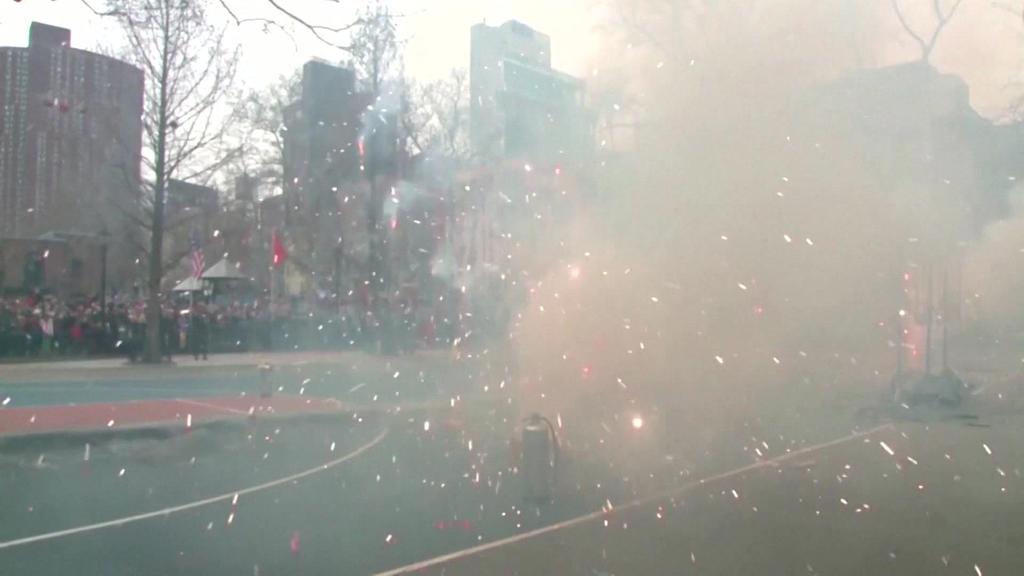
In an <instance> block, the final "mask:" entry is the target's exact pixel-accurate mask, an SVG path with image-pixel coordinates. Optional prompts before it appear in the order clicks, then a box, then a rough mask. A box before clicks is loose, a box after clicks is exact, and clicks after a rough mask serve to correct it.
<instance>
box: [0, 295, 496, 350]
mask: <svg viewBox="0 0 1024 576" xmlns="http://www.w3.org/2000/svg"><path fill="white" fill-rule="evenodd" d="M451 301H452V300H445V299H442V300H441V302H442V303H443V304H444V305H445V306H444V308H439V307H437V306H432V307H428V306H425V305H423V304H422V303H416V302H413V301H411V300H405V301H398V300H392V301H385V302H384V303H383V305H381V306H378V307H377V308H376V310H375V312H376V313H374V312H371V311H370V309H369V308H368V307H367V306H359V305H357V304H354V303H348V304H342V305H340V306H338V305H336V304H334V305H327V304H326V303H323V305H312V306H307V305H305V304H303V303H300V302H297V301H293V302H278V303H277V304H275V306H274V309H273V310H271V308H270V306H269V303H268V302H267V301H266V300H265V299H259V298H257V299H250V300H245V301H241V300H238V301H229V302H224V301H222V302H221V303H218V304H214V303H206V302H203V303H195V304H193V303H192V302H191V301H190V300H188V299H187V298H180V296H177V295H174V296H171V298H170V299H168V300H167V301H165V302H163V304H162V308H161V316H160V327H159V335H160V344H161V346H160V348H161V352H162V354H163V356H164V359H167V358H169V357H173V356H174V355H176V354H182V353H185V354H190V355H192V356H193V357H194V358H196V359H199V358H206V357H207V356H208V354H209V353H210V352H211V351H249V350H271V349H280V350H293V349H342V348H353V347H364V348H368V349H372V350H374V351H377V352H382V353H403V352H411V351H412V350H415V349H417V348H422V347H433V346H438V345H441V346H443V345H450V344H452V343H453V342H458V341H460V340H461V339H463V338H464V336H465V335H466V334H467V333H472V332H473V329H472V327H468V326H467V325H466V321H468V320H469V319H474V318H475V319H480V318H482V314H477V315H476V316H475V317H474V315H472V314H466V315H465V316H466V318H461V317H462V314H460V313H459V312H458V310H457V309H456V308H455V307H454V306H451V307H449V306H448V303H449V302H451ZM146 328H147V320H146V303H145V301H144V300H142V299H138V298H128V297H122V296H118V295H115V296H112V297H110V298H109V300H108V301H107V302H106V303H105V306H104V304H102V303H101V301H100V299H99V298H80V299H74V300H62V299H60V298H57V297H56V296H53V295H49V294H40V293H31V294H28V295H24V296H19V297H6V298H0V360H10V359H18V358H44V357H45V358H52V357H59V356H123V357H126V358H128V359H130V360H132V361H137V360H139V359H141V357H142V354H143V351H144V350H145V343H146V337H147V334H146ZM477 332H480V331H479V330H477Z"/></svg>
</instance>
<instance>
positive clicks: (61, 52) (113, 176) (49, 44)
mask: <svg viewBox="0 0 1024 576" xmlns="http://www.w3.org/2000/svg"><path fill="white" fill-rule="evenodd" d="M142 105H143V73H142V71H141V70H139V69H138V68H136V67H134V66H132V65H130V64H128V63H126V62H122V61H120V60H117V59H114V58H111V57H109V56H103V55H101V54H95V53H92V52H87V51H85V50H78V49H75V48H71V32H70V31H69V30H67V29H64V28H57V27H55V26H49V25H46V24H40V23H38V22H33V23H32V25H31V27H30V29H29V43H28V46H27V47H0V236H21V237H28V236H37V235H40V234H42V233H45V232H49V231H57V232H73V233H81V234H101V233H109V234H113V235H115V236H116V234H117V232H118V231H117V230H116V229H113V230H112V229H110V228H111V222H112V220H110V219H109V218H108V217H109V216H110V214H111V212H112V211H114V210H116V206H117V205H119V203H121V202H126V201H130V200H131V199H132V198H133V197H134V196H135V195H137V194H138V193H139V179H140V175H139V169H140V168H139V163H140V158H141V149H142V119H141V118H142Z"/></svg>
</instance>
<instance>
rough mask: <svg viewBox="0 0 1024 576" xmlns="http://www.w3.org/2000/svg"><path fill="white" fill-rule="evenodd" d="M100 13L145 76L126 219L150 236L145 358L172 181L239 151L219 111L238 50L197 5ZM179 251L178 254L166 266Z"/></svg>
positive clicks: (127, 4) (198, 173)
mask: <svg viewBox="0 0 1024 576" xmlns="http://www.w3.org/2000/svg"><path fill="white" fill-rule="evenodd" d="M105 8H106V9H105V10H104V11H103V12H102V14H104V15H107V16H111V17H114V18H116V19H117V21H118V22H119V23H120V25H121V27H122V29H123V31H124V34H125V38H126V49H125V54H124V58H125V59H126V60H128V61H129V62H131V63H133V64H135V65H136V66H138V67H139V68H141V69H142V70H143V72H144V73H145V75H146V84H145V94H144V95H145V105H144V111H143V142H144V145H145V151H144V153H143V156H142V163H143V180H144V182H143V185H142V188H143V190H142V191H143V193H142V194H141V195H140V199H141V202H140V205H139V206H138V207H137V209H136V210H135V211H134V214H132V215H131V216H130V217H131V218H132V219H133V221H134V222H135V224H137V225H138V226H139V227H140V228H142V229H143V230H144V231H145V234H143V236H146V235H148V246H144V247H142V248H144V251H145V255H146V259H147V261H148V262H147V264H148V275H147V288H148V303H147V308H146V322H147V333H146V353H145V356H144V358H145V360H146V361H148V362H158V361H159V360H160V358H161V354H160V297H161V281H162V280H163V275H164V268H165V266H167V264H168V263H167V262H165V260H164V256H165V254H164V236H165V231H166V229H167V227H168V225H173V224H174V223H170V222H166V221H165V200H166V195H167V187H168V183H169V182H170V181H171V179H173V178H180V179H182V180H192V181H199V182H202V181H205V180H207V179H209V178H210V176H211V175H212V174H214V173H215V172H216V171H217V170H219V169H220V168H222V167H223V166H224V165H225V164H226V163H228V162H229V161H230V160H231V159H232V158H233V157H234V156H235V154H236V153H237V150H228V151H225V150H224V148H222V145H223V144H224V142H223V136H224V127H225V125H226V123H228V122H230V118H231V114H227V113H225V110H224V109H223V106H224V98H225V95H226V94H227V92H228V90H229V88H230V87H231V85H232V83H233V80H234V76H235V69H236V64H237V61H238V50H237V48H236V49H234V50H231V49H228V48H227V47H226V46H225V42H224V32H225V29H226V28H225V27H219V28H218V27H215V26H213V25H211V23H210V22H209V19H208V17H207V13H206V10H205V7H204V5H203V4H202V3H199V2H188V1H180V0H109V1H108V2H107V4H106V7H105ZM182 256H184V254H177V255H175V257H174V258H172V261H176V260H179V259H180V258H181V257H182Z"/></svg>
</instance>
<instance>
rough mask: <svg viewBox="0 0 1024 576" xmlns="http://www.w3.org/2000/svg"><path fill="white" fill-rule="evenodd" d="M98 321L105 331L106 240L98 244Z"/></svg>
mask: <svg viewBox="0 0 1024 576" xmlns="http://www.w3.org/2000/svg"><path fill="white" fill-rule="evenodd" d="M100 319H101V320H102V322H103V329H104V330H106V329H107V240H106V239H104V240H103V243H102V244H100Z"/></svg>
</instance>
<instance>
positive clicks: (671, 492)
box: [375, 424, 892, 576]
mask: <svg viewBox="0 0 1024 576" xmlns="http://www.w3.org/2000/svg"><path fill="white" fill-rule="evenodd" d="M891 427H892V424H883V425H881V426H876V427H874V428H872V429H870V430H867V431H865V432H857V433H855V434H848V435H846V436H843V437H841V438H837V439H835V440H831V441H829V442H823V443H821V444H815V445H813V446H808V447H806V448H801V449H799V450H794V451H792V452H787V453H786V454H783V455H782V456H776V457H775V458H769V459H767V460H760V461H758V462H754V463H753V464H748V465H746V466H742V467H740V468H736V469H733V470H729V471H727V472H722V473H720V474H715V475H713V476H707V477H704V478H701V479H700V480H694V481H692V482H687V483H686V484H683V485H682V486H677V487H675V488H671V489H668V490H664V491H662V492H658V493H655V494H653V495H651V496H647V497H644V498H640V499H638V500H633V501H632V502H628V503H626V504H623V505H621V506H615V508H614V509H613V510H611V511H606V510H604V509H601V510H595V511H593V512H591V513H590V514H586V515H584V516H577V517H576V518H570V519H568V520H563V521H562V522H558V523H556V524H551V525H550V526H545V527H543V528H538V529H536V530H531V531H529V532H523V533H522V534H516V535H515V536H509V537H508V538H502V539H501V540H495V541H494V542H488V543H486V544H480V545H479V546H474V547H472V548H466V549H464V550H458V551H456V552H452V553H451V554H445V555H444V556H437V557H436V558H429V559H427V560H423V561H421V562H417V563H415V564H409V565H407V566H402V567H400V568H395V569H393V570H388V571H387V572H378V573H377V574H375V576H398V575H399V574H409V573H412V572H416V571H418V570H423V569H424V568H431V567H433V566H437V565H439V564H444V563H446V562H450V561H452V560H458V559H460V558H465V557H467V556H473V555H475V554H479V553H481V552H486V551H487V550H493V549H494V548H500V547H501V546H505V545H508V544H515V543H517V542H521V541H523V540H527V539H529V538H535V537H537V536H542V535H544V534H547V533H549V532H554V531H556V530H561V529H562V528H569V527H571V526H576V525H578V524H583V523H586V522H589V521H591V520H596V519H598V518H601V517H604V516H607V515H609V514H612V513H614V512H615V511H617V510H628V509H630V508H636V507H638V506H643V505H645V504H650V503H651V502H655V501H658V500H664V499H665V498H669V497H671V496H677V495H679V494H682V493H683V492H688V491H690V490H692V489H694V488H697V487H699V486H704V485H706V484H711V483H714V482H718V481H720V480H725V479H726V478H732V477H733V476H738V475H740V474H744V473H746V472H751V471H754V470H758V469H760V468H767V467H771V466H776V465H778V464H780V463H782V462H785V461H786V460H790V459H793V458H796V457H797V456H802V455H804V454H808V453H811V452H817V451H819V450H824V449H825V448H831V447H832V446H837V445H839V444H844V443H846V442H849V441H851V440H857V439H859V438H864V437H866V436H870V435H872V434H875V433H877V432H880V431H882V430H885V429H887V428H891Z"/></svg>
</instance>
